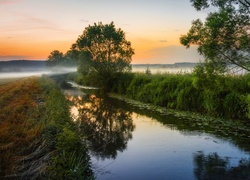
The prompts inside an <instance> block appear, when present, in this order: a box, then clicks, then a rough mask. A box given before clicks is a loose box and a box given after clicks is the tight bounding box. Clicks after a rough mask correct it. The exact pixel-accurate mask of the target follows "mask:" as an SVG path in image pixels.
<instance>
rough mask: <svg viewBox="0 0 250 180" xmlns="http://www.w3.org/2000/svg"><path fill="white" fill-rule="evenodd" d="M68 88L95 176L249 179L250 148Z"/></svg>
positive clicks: (117, 102)
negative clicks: (88, 150)
mask: <svg viewBox="0 0 250 180" xmlns="http://www.w3.org/2000/svg"><path fill="white" fill-rule="evenodd" d="M65 92H66V97H67V98H68V99H69V100H70V101H71V102H72V104H71V112H72V115H73V116H74V119H75V122H76V123H77V124H78V127H79V129H80V130H81V132H83V134H84V138H85V139H86V140H87V142H88V146H89V149H90V155H91V160H92V165H93V169H94V171H95V175H96V177H97V179H205V178H210V179H211V178H215V179H221V178H225V177H227V178H229V179H230V178H231V179H232V178H233V179H234V178H240V179H244V178H245V179H247V178H250V172H249V168H250V165H249V164H250V163H249V158H250V155H249V152H247V151H244V150H242V149H240V148H239V147H237V146H236V145H234V144H233V143H232V142H231V141H229V140H228V139H225V138H223V139H222V138H219V137H216V136H215V135H211V134H206V133H204V132H202V131H192V130H191V129H192V128H190V130H189V129H185V130H179V129H178V128H177V127H178V126H176V125H175V124H174V123H173V117H171V116H167V115H159V114H156V113H155V112H150V111H148V110H147V111H145V110H141V109H139V108H135V107H132V106H131V105H128V104H126V103H124V102H122V101H118V100H115V99H112V98H107V97H105V98H101V97H98V96H97V95H94V94H88V93H87V92H83V91H82V90H80V89H71V88H70V89H67V90H65ZM162 122H164V124H163V123H162ZM168 122H171V123H168ZM247 168H248V169H247Z"/></svg>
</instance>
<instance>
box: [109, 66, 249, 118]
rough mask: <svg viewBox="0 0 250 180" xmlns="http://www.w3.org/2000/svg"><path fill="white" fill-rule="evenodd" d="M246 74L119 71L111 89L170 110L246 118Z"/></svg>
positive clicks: (247, 78)
mask: <svg viewBox="0 0 250 180" xmlns="http://www.w3.org/2000/svg"><path fill="white" fill-rule="evenodd" d="M249 82H250V75H244V76H243V75H242V76H229V75H223V74H207V73H204V72H197V71H196V72H194V73H192V74H153V75H147V74H140V73H136V74H132V73H131V74H121V75H120V77H119V78H116V79H115V81H114V82H113V84H112V87H111V89H112V92H114V93H118V94H123V95H126V96H127V97H129V98H132V99H135V100H139V101H142V102H145V103H152V104H154V105H157V106H163V107H167V108H171V109H178V110H185V111H192V112H199V113H203V114H208V115H211V116H215V117H226V118H231V119H245V120H247V119H249V109H250V98H249V97H250V95H249V94H250V83H249Z"/></svg>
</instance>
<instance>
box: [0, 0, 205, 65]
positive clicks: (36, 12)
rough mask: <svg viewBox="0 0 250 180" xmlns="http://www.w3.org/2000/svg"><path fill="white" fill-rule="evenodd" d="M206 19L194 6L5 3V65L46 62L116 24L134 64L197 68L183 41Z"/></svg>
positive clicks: (1, 38)
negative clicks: (95, 29) (94, 28)
mask: <svg viewBox="0 0 250 180" xmlns="http://www.w3.org/2000/svg"><path fill="white" fill-rule="evenodd" d="M206 16H207V12H197V11H196V10H195V9H194V8H193V7H192V6H191V3H190V1H189V0H0V60H19V59H27V60H45V59H47V57H48V55H49V53H50V52H51V51H53V50H59V51H62V52H63V53H65V52H66V51H67V50H69V48H70V46H71V45H72V44H73V43H74V42H75V41H76V39H77V38H78V36H79V35H81V34H82V32H83V30H84V29H85V27H87V26H88V25H93V24H94V23H95V22H96V23H97V22H103V23H104V24H106V23H110V22H111V21H113V22H114V23H115V26H116V28H121V29H122V30H123V31H124V32H125V33H126V39H127V40H129V41H131V43H132V47H133V48H134V49H135V55H134V56H133V61H132V63H146V64H148V63H149V64H155V63H162V64H163V63H175V62H198V61H199V60H202V59H203V58H202V57H201V56H199V55H198V53H197V52H196V47H191V48H190V49H186V48H185V47H183V46H182V45H181V44H180V43H179V38H180V35H182V34H186V33H187V31H188V30H189V28H190V27H191V22H192V20H195V19H197V18H200V19H204V18H205V17H206Z"/></svg>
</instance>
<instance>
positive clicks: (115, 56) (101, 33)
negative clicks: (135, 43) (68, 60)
mask: <svg viewBox="0 0 250 180" xmlns="http://www.w3.org/2000/svg"><path fill="white" fill-rule="evenodd" d="M75 48H77V49H78V50H79V51H80V54H79V61H80V62H79V64H80V68H79V69H80V72H83V73H84V74H86V73H93V72H94V73H96V74H98V75H99V76H101V77H103V78H109V77H112V76H113V75H114V74H116V73H119V72H124V71H129V70H130V69H131V66H130V63H131V60H132V55H133V54H134V50H133V49H132V47H131V43H130V42H129V41H127V40H126V39H125V33H124V32H123V31H122V30H121V29H120V28H119V29H116V28H115V25H114V23H113V22H111V23H110V24H105V25H104V24H102V23H101V22H100V23H98V24H96V23H95V24H94V25H92V26H88V27H87V28H86V29H85V30H84V31H83V34H82V35H80V36H79V38H78V39H77V42H76V47H75Z"/></svg>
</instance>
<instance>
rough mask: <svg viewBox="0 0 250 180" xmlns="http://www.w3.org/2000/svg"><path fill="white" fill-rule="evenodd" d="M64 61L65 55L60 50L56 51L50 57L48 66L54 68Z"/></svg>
mask: <svg viewBox="0 0 250 180" xmlns="http://www.w3.org/2000/svg"><path fill="white" fill-rule="evenodd" d="M63 61H64V56H63V53H62V52H60V51H58V50H54V51H52V52H51V53H50V55H49V56H48V61H47V65H48V66H49V67H53V66H56V65H58V64H60V63H62V62H63Z"/></svg>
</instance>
